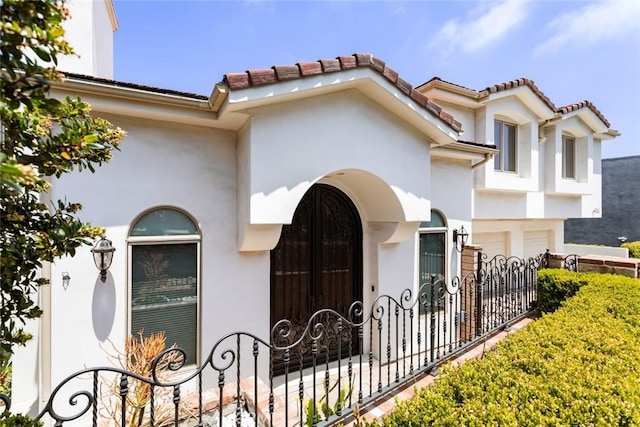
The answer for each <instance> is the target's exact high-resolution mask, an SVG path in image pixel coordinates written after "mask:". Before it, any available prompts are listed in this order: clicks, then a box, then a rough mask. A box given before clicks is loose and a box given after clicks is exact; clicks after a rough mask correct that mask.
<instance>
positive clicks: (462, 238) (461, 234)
mask: <svg viewBox="0 0 640 427" xmlns="http://www.w3.org/2000/svg"><path fill="white" fill-rule="evenodd" d="M467 239H469V233H467V230H465V229H464V225H463V226H462V227H460V230H458V229H455V228H454V229H453V244H454V245H455V247H456V251H458V252H462V250H463V249H464V245H466V244H467Z"/></svg>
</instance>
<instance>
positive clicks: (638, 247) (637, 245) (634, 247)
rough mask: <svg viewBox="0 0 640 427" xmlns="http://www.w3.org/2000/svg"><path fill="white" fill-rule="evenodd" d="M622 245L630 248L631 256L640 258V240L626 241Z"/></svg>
mask: <svg viewBox="0 0 640 427" xmlns="http://www.w3.org/2000/svg"><path fill="white" fill-rule="evenodd" d="M620 246H622V247H623V248H627V249H629V256H630V257H631V258H640V241H637V242H626V243H623V244H622V245H620Z"/></svg>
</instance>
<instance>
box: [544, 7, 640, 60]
mask: <svg viewBox="0 0 640 427" xmlns="http://www.w3.org/2000/svg"><path fill="white" fill-rule="evenodd" d="M547 28H548V29H550V30H551V31H552V32H553V35H552V36H551V37H549V38H548V39H547V40H545V41H544V42H543V43H542V44H540V45H539V46H538V47H536V49H535V50H534V53H536V54H540V53H546V52H552V51H557V50H559V49H561V48H562V47H563V46H565V45H572V46H573V47H578V48H582V47H585V46H589V45H592V44H595V43H598V42H602V41H610V40H616V39H619V40H622V39H624V38H626V37H627V36H629V35H631V34H633V33H635V34H636V37H637V36H638V34H640V1H638V0H604V1H598V2H596V3H589V4H588V5H587V6H585V7H582V8H580V9H578V10H576V11H575V12H571V13H566V14H562V15H560V16H558V17H556V18H555V19H554V20H553V21H551V22H550V23H549V24H548V25H547Z"/></svg>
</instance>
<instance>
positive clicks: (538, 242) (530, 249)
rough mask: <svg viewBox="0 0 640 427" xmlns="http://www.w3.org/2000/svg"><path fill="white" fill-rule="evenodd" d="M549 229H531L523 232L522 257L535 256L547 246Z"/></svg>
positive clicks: (549, 240) (549, 241)
mask: <svg viewBox="0 0 640 427" xmlns="http://www.w3.org/2000/svg"><path fill="white" fill-rule="evenodd" d="M550 235H551V232H550V230H531V231H525V232H524V258H525V259H527V258H529V257H536V256H538V255H540V254H541V253H543V252H544V251H546V250H547V249H548V248H549V244H550V243H551V239H550V238H549V236H550Z"/></svg>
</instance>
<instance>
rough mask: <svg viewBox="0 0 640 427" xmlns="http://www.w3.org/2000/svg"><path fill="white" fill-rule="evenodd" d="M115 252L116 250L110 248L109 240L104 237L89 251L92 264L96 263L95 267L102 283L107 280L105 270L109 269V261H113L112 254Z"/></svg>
mask: <svg viewBox="0 0 640 427" xmlns="http://www.w3.org/2000/svg"><path fill="white" fill-rule="evenodd" d="M115 251H116V248H114V247H113V246H111V240H108V239H106V238H105V237H103V238H102V239H100V240H98V242H97V243H96V245H95V246H94V247H93V249H91V252H92V253H93V262H95V263H96V267H97V268H98V270H100V280H101V281H102V282H103V283H104V282H105V281H106V280H107V270H109V267H111V261H113V253H114V252H115Z"/></svg>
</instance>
